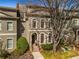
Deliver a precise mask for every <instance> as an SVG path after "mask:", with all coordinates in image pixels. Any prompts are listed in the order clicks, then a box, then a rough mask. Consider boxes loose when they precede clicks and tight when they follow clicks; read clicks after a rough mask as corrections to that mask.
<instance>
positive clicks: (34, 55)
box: [32, 52, 44, 59]
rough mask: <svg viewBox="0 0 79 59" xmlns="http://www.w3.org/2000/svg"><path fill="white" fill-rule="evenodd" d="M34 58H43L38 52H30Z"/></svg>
mask: <svg viewBox="0 0 79 59" xmlns="http://www.w3.org/2000/svg"><path fill="white" fill-rule="evenodd" d="M32 54H33V57H34V59H44V57H43V56H42V55H41V53H40V52H32Z"/></svg>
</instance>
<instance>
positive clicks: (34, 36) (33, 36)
mask: <svg viewBox="0 0 79 59" xmlns="http://www.w3.org/2000/svg"><path fill="white" fill-rule="evenodd" d="M35 40H37V34H36V33H33V34H32V45H33V44H34V43H35Z"/></svg>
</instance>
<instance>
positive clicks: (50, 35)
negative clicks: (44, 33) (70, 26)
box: [48, 33, 52, 42]
mask: <svg viewBox="0 0 79 59" xmlns="http://www.w3.org/2000/svg"><path fill="white" fill-rule="evenodd" d="M51 38H52V34H51V33H49V40H48V42H51Z"/></svg>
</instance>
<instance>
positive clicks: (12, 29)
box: [7, 21, 14, 31]
mask: <svg viewBox="0 0 79 59" xmlns="http://www.w3.org/2000/svg"><path fill="white" fill-rule="evenodd" d="M9 22H12V25H13V29H12V30H8V23H9ZM13 30H14V22H13V21H7V31H13Z"/></svg>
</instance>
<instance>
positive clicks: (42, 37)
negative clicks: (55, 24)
mask: <svg viewBox="0 0 79 59" xmlns="http://www.w3.org/2000/svg"><path fill="white" fill-rule="evenodd" d="M43 42H44V34H41V43H43Z"/></svg>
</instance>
